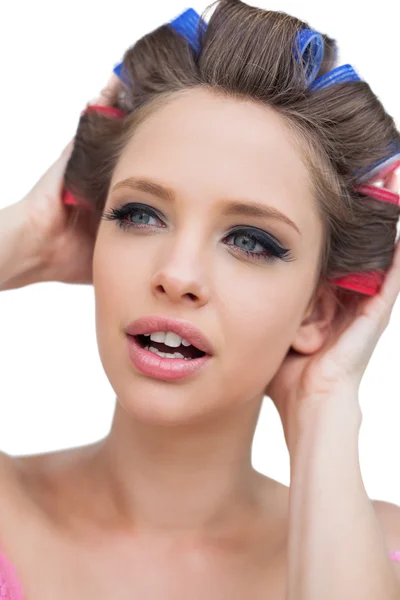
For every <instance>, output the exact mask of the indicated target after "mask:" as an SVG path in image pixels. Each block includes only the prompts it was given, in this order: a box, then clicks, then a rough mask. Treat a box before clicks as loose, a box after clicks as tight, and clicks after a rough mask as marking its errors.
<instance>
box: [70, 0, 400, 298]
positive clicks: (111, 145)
mask: <svg viewBox="0 0 400 600" xmlns="http://www.w3.org/2000/svg"><path fill="white" fill-rule="evenodd" d="M215 4H216V9H215V11H214V12H213V13H212V15H211V18H210V20H209V23H208V26H207V29H206V31H205V33H204V32H202V34H201V35H200V51H199V52H198V53H197V52H195V51H194V50H193V49H192V47H191V46H190V45H189V43H188V42H187V41H186V39H185V38H183V37H182V36H181V35H179V34H178V33H177V32H176V31H175V30H174V29H173V28H172V27H171V26H170V25H168V24H167V25H162V26H161V27H159V28H158V29H156V30H155V31H153V32H151V33H149V34H147V35H145V36H144V37H143V38H141V39H140V40H139V41H138V42H137V43H136V44H134V46H132V47H131V48H130V49H128V50H127V52H126V53H125V55H124V60H123V75H124V79H123V80H124V84H125V85H124V93H123V94H121V95H120V97H119V98H118V100H117V102H116V103H115V104H114V106H115V107H117V108H120V109H122V110H124V111H125V112H126V113H127V116H126V117H123V118H122V119H112V118H111V119H110V118H109V117H107V116H104V115H101V114H97V113H95V112H94V111H90V112H88V113H87V114H85V115H83V116H82V117H81V119H80V122H79V125H78V129H77V133H76V141H75V148H74V151H73V153H72V156H71V159H70V161H69V164H68V167H67V170H66V176H65V184H66V188H67V189H68V190H69V191H70V192H71V193H72V194H74V195H75V196H76V197H78V198H81V199H83V200H85V201H86V202H89V203H90V204H92V205H94V206H95V208H96V209H98V210H100V211H101V210H102V209H103V207H104V204H105V201H106V197H107V193H108V188H109V184H110V180H111V176H112V173H113V170H114V168H115V165H116V163H117V161H118V158H119V156H120V154H121V152H122V150H123V149H124V147H125V145H126V143H127V141H128V140H129V138H130V137H131V135H132V133H133V131H134V129H135V128H136V127H137V126H138V124H139V123H140V122H141V121H142V120H143V119H145V118H146V116H147V115H148V114H150V113H151V112H153V111H154V110H157V107H159V106H162V105H164V104H165V102H168V101H169V100H170V99H173V97H174V95H175V93H176V92H183V91H184V90H187V89H191V88H193V87H196V86H202V87H203V88H206V89H209V90H210V92H213V93H216V94H224V95H226V96H227V97H230V98H237V99H247V100H249V99H250V100H253V101H254V102H258V103H262V104H265V105H268V106H270V107H273V108H274V109H275V110H276V111H277V112H278V113H279V114H280V115H282V116H283V117H284V119H285V122H286V123H287V126H288V127H289V128H290V129H291V130H292V131H293V140H294V142H295V143H297V144H298V145H299V151H300V153H301V156H302V157H303V160H305V161H306V164H307V166H308V168H309V171H310V174H311V179H312V182H313V185H314V190H315V199H316V206H317V208H318V211H319V214H320V217H321V219H322V223H323V226H324V231H325V236H324V244H323V248H322V251H321V255H320V267H319V272H318V278H317V281H316V284H317V285H318V283H320V282H321V281H324V282H329V280H330V279H331V278H334V277H341V276H345V275H348V274H350V273H359V272H364V271H385V270H386V269H387V268H388V267H389V266H390V264H391V262H392V258H393V253H394V242H395V239H396V226H397V221H398V217H399V214H400V208H399V206H396V205H394V204H389V203H387V202H382V201H378V200H375V199H373V198H370V197H366V196H365V195H361V194H360V193H358V192H357V191H355V189H354V187H355V185H356V184H357V183H359V182H358V178H357V173H359V172H360V170H365V169H366V168H370V167H372V166H373V165H374V164H376V163H377V162H379V161H381V160H383V159H385V158H388V157H389V156H390V153H391V148H393V143H397V144H398V143H400V135H399V132H398V131H397V130H396V127H395V124H394V121H393V119H392V118H391V117H390V116H389V115H388V114H387V113H386V112H385V110H384V108H383V106H382V104H381V102H380V101H379V100H378V98H377V97H376V96H375V95H374V93H373V92H372V90H371V88H370V86H369V85H368V84H367V83H365V82H362V81H356V82H347V83H338V84H334V85H331V86H330V87H327V88H325V89H321V90H319V91H310V90H309V87H308V85H307V82H306V75H305V65H304V64H301V62H300V61H298V60H296V57H295V54H294V52H293V48H294V44H295V43H296V35H297V33H298V32H299V31H300V30H301V29H303V28H304V27H306V28H310V27H309V25H308V23H306V22H303V21H301V20H299V19H297V18H295V17H292V16H289V15H287V14H285V13H282V12H274V11H266V10H261V9H258V8H254V7H250V6H248V5H246V4H244V3H243V2H241V1H240V0H219V1H218V2H217V3H214V4H213V5H211V6H210V7H208V9H207V10H206V11H205V13H204V14H203V18H204V19H205V18H206V13H207V12H208V10H210V9H211V8H212V7H214V5H215ZM323 39H324V43H325V54H324V60H323V63H322V65H321V68H320V71H319V73H318V75H317V76H318V77H319V76H321V75H323V74H325V73H327V72H328V71H330V70H331V69H332V68H334V67H335V66H336V63H335V57H336V42H335V41H334V40H332V39H331V38H329V37H328V36H326V35H324V36H323ZM392 152H393V151H392ZM316 287H317V286H316Z"/></svg>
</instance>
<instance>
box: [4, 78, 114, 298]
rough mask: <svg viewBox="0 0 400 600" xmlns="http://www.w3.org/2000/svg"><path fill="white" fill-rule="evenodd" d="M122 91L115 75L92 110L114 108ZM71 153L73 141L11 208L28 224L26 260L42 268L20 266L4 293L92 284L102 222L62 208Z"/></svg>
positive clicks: (82, 210)
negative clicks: (47, 284)
mask: <svg viewBox="0 0 400 600" xmlns="http://www.w3.org/2000/svg"><path fill="white" fill-rule="evenodd" d="M121 87H122V86H121V83H120V80H119V78H118V77H117V76H116V75H114V74H112V76H111V77H110V79H109V81H108V82H107V85H106V86H105V88H104V89H103V90H102V92H101V93H100V96H99V97H98V98H96V99H95V100H93V101H92V102H90V103H89V104H101V105H110V104H112V103H113V102H114V101H115V99H116V96H117V95H118V94H119V92H120V90H121ZM72 149H73V140H72V141H71V142H70V143H69V144H68V146H67V147H66V148H65V149H64V151H63V152H62V154H61V155H60V157H59V158H58V159H57V160H56V161H55V163H54V164H53V165H51V167H50V168H49V169H48V170H47V171H46V173H45V174H44V175H43V176H42V177H41V178H40V179H39V181H38V182H37V183H36V185H35V186H34V187H33V188H32V190H31V191H30V192H29V193H28V194H27V195H26V196H25V197H24V198H23V199H22V200H20V201H19V202H18V203H17V204H15V205H13V206H12V207H9V208H11V209H13V210H12V211H10V212H9V215H15V217H16V218H17V216H18V219H20V221H21V223H23V227H22V229H23V231H20V232H19V238H20V239H19V244H22V245H23V246H24V248H23V250H24V253H25V254H24V255H25V256H27V255H28V254H29V255H34V256H39V257H40V261H39V262H40V268H35V269H28V270H25V269H24V268H23V266H22V265H21V269H20V270H18V268H17V266H16V268H15V270H16V271H17V273H16V274H14V275H13V276H12V278H10V279H8V281H5V282H3V284H2V285H1V286H0V290H5V289H15V288H20V287H23V286H26V285H29V284H32V283H38V282H40V281H60V282H63V283H76V284H91V283H92V261H93V250H94V245H95V241H96V233H97V229H98V225H99V220H100V216H99V213H98V212H97V211H91V210H90V209H87V208H79V209H77V208H76V207H70V206H66V205H65V204H64V203H63V202H62V193H63V188H64V174H65V169H66V167H67V163H68V160H69V157H70V155H71V153H72ZM5 210H8V209H5ZM22 215H23V217H22ZM10 225H11V224H10ZM25 247H26V248H25ZM21 253H22V252H21Z"/></svg>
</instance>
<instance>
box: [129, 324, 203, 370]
mask: <svg viewBox="0 0 400 600" xmlns="http://www.w3.org/2000/svg"><path fill="white" fill-rule="evenodd" d="M155 331H171V332H172V333H176V334H177V335H180V336H181V338H183V339H184V340H187V341H188V342H189V343H190V344H192V346H195V347H196V348H198V349H199V350H201V351H202V352H205V353H206V354H209V355H212V354H214V350H213V347H212V345H211V343H210V342H209V341H208V340H207V338H206V337H205V336H204V335H203V334H202V333H201V331H200V330H199V329H197V328H196V327H194V326H193V325H191V323H188V321H183V320H181V319H168V318H167V317H157V316H150V317H143V318H142V319H138V320H137V321H134V322H133V323H131V324H130V325H128V327H127V328H126V329H125V332H126V333H127V334H128V335H144V334H145V333H154V332H155ZM171 360H175V359H171ZM177 360H179V359H177Z"/></svg>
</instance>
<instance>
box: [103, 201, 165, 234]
mask: <svg viewBox="0 0 400 600" xmlns="http://www.w3.org/2000/svg"><path fill="white" fill-rule="evenodd" d="M102 219H105V220H106V221H117V222H118V226H119V227H120V228H121V229H130V228H132V227H133V228H134V229H141V228H143V227H151V228H153V227H165V223H164V222H163V221H162V220H161V218H160V216H159V215H158V214H157V212H156V211H155V210H154V209H153V208H150V206H147V204H140V203H132V202H130V203H128V204H124V206H121V207H120V208H111V210H110V211H105V212H104V213H103V215H102Z"/></svg>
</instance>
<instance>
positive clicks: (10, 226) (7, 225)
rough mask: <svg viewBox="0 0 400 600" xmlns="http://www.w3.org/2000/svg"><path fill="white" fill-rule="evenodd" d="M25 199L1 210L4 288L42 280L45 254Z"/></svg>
mask: <svg viewBox="0 0 400 600" xmlns="http://www.w3.org/2000/svg"><path fill="white" fill-rule="evenodd" d="M32 234H33V232H32V230H31V228H30V226H29V222H28V217H27V214H26V211H25V210H24V205H23V203H22V201H20V202H17V203H15V204H11V205H10V206H7V207H5V208H2V209H0V239H1V244H0V291H4V290H10V289H14V288H17V287H22V286H24V285H28V284H29V283H34V282H35V281H40V272H41V270H42V263H43V260H42V257H41V255H40V252H39V250H40V249H39V248H38V247H37V246H38V244H35V240H34V238H33V237H32Z"/></svg>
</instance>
